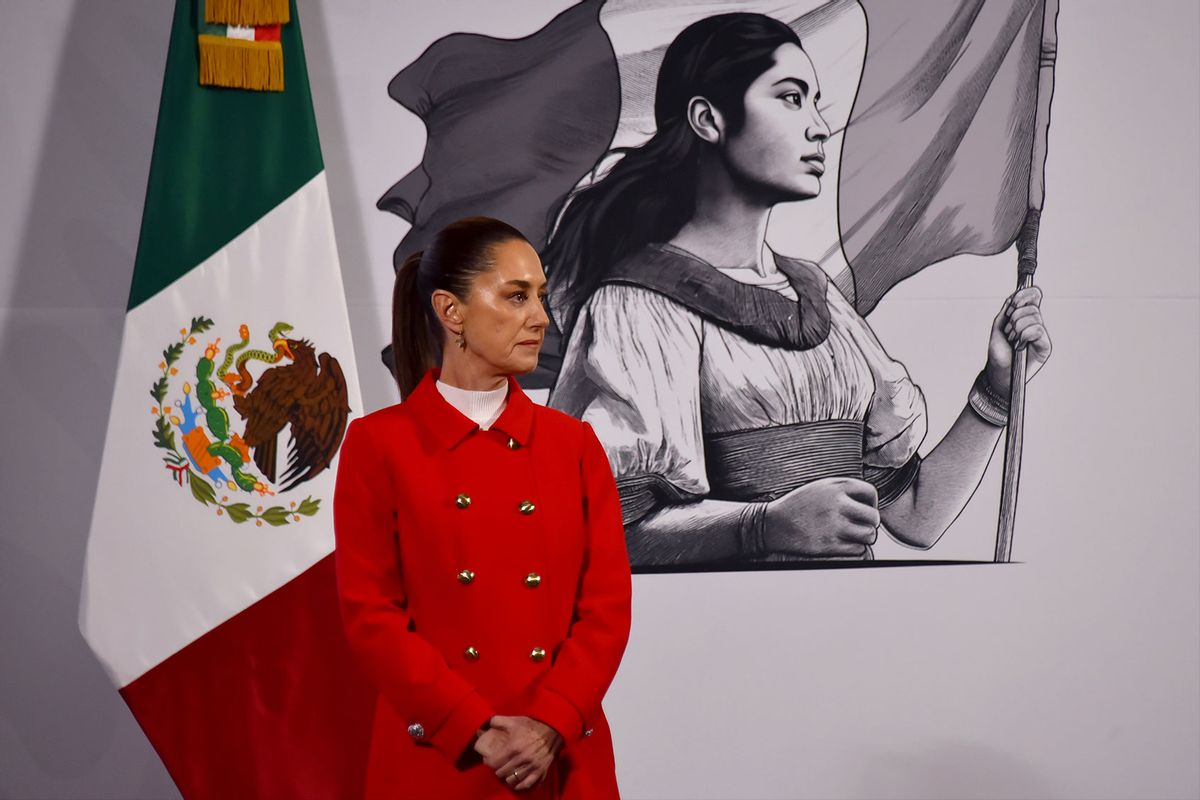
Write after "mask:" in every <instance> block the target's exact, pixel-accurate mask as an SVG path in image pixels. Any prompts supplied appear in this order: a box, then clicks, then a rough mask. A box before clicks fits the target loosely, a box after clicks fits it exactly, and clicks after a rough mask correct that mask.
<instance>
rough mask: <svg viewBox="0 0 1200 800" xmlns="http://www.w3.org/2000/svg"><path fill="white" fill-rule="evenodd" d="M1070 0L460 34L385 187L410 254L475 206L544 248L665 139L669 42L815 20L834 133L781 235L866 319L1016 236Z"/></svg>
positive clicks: (578, 16) (867, 5)
mask: <svg viewBox="0 0 1200 800" xmlns="http://www.w3.org/2000/svg"><path fill="white" fill-rule="evenodd" d="M1047 4H1050V5H1051V6H1052V8H1051V9H1050V10H1049V12H1048V11H1047ZM1054 5H1055V1H1054V0H992V2H987V3H985V2H983V0H919V1H917V2H904V3H897V2H894V1H893V0H858V1H857V2H856V1H855V0H831V1H830V2H814V1H813V0H800V1H798V2H759V1H758V0H751V1H749V2H741V3H705V2H684V3H679V2H672V1H671V0H608V2H604V3H600V2H581V3H579V4H578V5H575V6H573V7H571V8H569V9H567V10H566V11H564V12H562V13H561V14H559V15H558V16H557V17H556V18H554V19H553V20H552V21H550V22H549V23H548V24H547V25H545V26H544V27H543V28H542V29H540V30H539V31H537V32H535V33H533V34H532V35H530V36H528V37H525V38H522V39H515V40H502V39H496V38H492V37H487V36H480V35H476V34H453V35H450V36H446V37H444V38H442V39H440V40H438V41H437V42H434V43H433V44H432V45H431V46H430V47H429V48H428V49H427V50H426V51H425V52H424V53H423V54H422V55H421V57H420V58H418V59H417V60H416V61H414V62H413V63H412V64H410V65H409V66H407V67H405V68H404V69H403V70H401V71H400V72H399V74H397V75H396V76H395V78H394V79H393V80H392V82H391V84H390V86H389V92H390V94H391V96H392V97H393V98H394V99H395V100H396V101H397V102H399V103H400V104H402V105H403V106H404V107H405V108H407V109H409V110H411V111H412V112H413V113H414V114H416V115H418V116H419V117H420V118H421V119H422V121H423V122H424V123H425V126H426V128H427V131H428V144H427V147H426V151H425V154H424V158H423V160H422V163H421V164H420V166H418V167H417V168H416V169H415V170H413V171H412V172H411V173H410V174H409V175H407V176H405V177H404V178H403V179H402V180H401V181H400V182H399V183H397V184H396V185H395V186H393V187H392V188H391V189H390V190H388V192H387V193H386V194H385V195H384V196H383V197H382V198H381V199H380V201H379V207H380V208H381V209H384V210H387V211H391V212H394V213H396V214H398V215H399V216H401V217H403V218H404V219H406V220H408V221H409V222H410V223H412V228H411V229H410V231H409V232H408V234H407V235H406V236H405V237H404V239H403V241H402V242H401V243H400V246H399V247H398V248H397V250H396V254H395V259H396V264H397V265H398V264H399V263H401V261H402V260H403V259H404V257H406V256H407V255H408V254H409V253H411V252H413V251H415V250H418V249H421V248H422V247H423V246H424V244H425V242H426V241H427V239H428V238H429V237H430V236H431V235H432V234H433V233H434V232H435V231H437V230H438V229H439V228H440V227H442V226H443V225H445V224H446V223H448V222H449V221H451V220H452V219H455V218H458V217H461V216H465V215H468V214H487V215H491V216H496V217H500V218H502V219H505V220H509V221H511V222H513V223H514V224H515V225H517V226H518V227H519V228H520V229H521V230H522V231H523V232H524V233H525V234H526V235H527V236H528V237H529V239H530V240H531V241H532V242H533V243H534V244H535V246H538V247H541V246H543V245H544V244H545V243H546V240H547V238H548V235H549V233H550V231H551V230H552V225H553V219H552V218H553V215H554V213H555V211H556V209H557V208H558V206H559V204H560V203H561V201H562V199H563V197H564V195H565V194H567V192H569V191H570V190H571V189H572V188H573V187H575V186H576V185H582V184H586V183H587V182H589V181H590V180H592V179H593V177H595V176H594V175H593V174H591V170H592V169H593V167H595V166H596V165H597V162H598V161H600V160H601V158H602V157H603V156H604V154H605V153H606V152H607V151H608V150H609V149H610V148H615V147H626V146H636V145H638V144H640V143H642V142H644V141H645V140H646V139H647V138H648V137H649V136H650V135H651V134H652V133H653V131H654V111H653V102H654V89H655V79H656V75H657V72H658V67H659V65H660V63H661V61H662V57H663V53H664V51H665V49H666V47H667V45H668V44H669V43H670V42H671V40H672V38H673V37H674V36H675V35H676V34H678V33H679V31H681V30H682V29H684V28H685V27H687V26H688V25H689V24H691V23H692V22H695V21H697V20H699V19H701V18H703V17H707V16H711V15H713V14H718V13H724V12H728V11H754V12H760V13H765V14H768V15H771V16H773V17H775V18H777V19H780V20H782V21H784V22H786V23H788V24H789V25H790V26H791V27H792V28H793V29H794V30H796V32H797V33H798V34H799V36H800V38H801V40H802V41H803V43H804V49H805V51H806V52H807V53H808V54H809V56H810V57H811V59H812V61H813V65H814V67H815V70H816V73H817V75H818V76H819V78H820V81H821V92H822V97H823V99H822V101H821V105H822V107H821V113H822V115H823V116H824V117H825V119H826V120H827V121H828V123H829V125H830V128H831V129H832V131H833V136H832V138H831V139H830V141H829V142H827V143H826V148H825V154H826V172H825V178H824V180H823V184H824V186H825V187H826V188H825V190H824V191H823V192H822V193H821V195H820V196H819V197H817V198H813V199H811V200H808V201H805V202H804V203H791V204H786V205H781V206H779V207H777V208H776V209H775V211H774V213H773V214H772V216H771V224H770V228H769V230H768V233H767V237H768V241H769V242H770V243H771V245H772V248H773V249H774V250H775V251H776V252H782V253H787V254H788V255H791V256H796V257H801V258H804V259H808V260H811V261H816V262H818V263H819V264H820V265H821V266H822V267H823V268H824V269H825V271H826V272H828V273H829V274H830V275H832V276H834V278H835V281H836V283H837V284H838V286H839V287H840V288H841V289H842V290H843V292H844V293H845V294H846V295H847V296H848V297H849V298H850V299H852V300H853V301H854V302H855V304H856V306H857V308H858V310H859V311H860V312H861V313H867V312H868V311H870V310H871V309H872V308H874V307H875V305H876V304H877V303H878V301H879V299H880V298H881V297H882V296H883V295H884V294H885V293H886V292H887V291H888V290H889V289H890V288H891V287H892V286H894V285H895V284H896V283H898V282H899V281H901V280H903V279H904V278H906V277H908V276H910V275H913V274H915V273H916V272H918V271H919V270H921V269H922V268H924V267H926V266H928V265H930V264H933V263H935V262H937V261H940V260H943V259H945V258H948V257H950V256H953V255H956V254H959V253H975V254H991V253H997V252H1000V251H1003V250H1005V249H1006V248H1008V247H1009V246H1010V245H1011V244H1012V243H1013V241H1014V240H1015V238H1016V236H1017V232H1018V230H1019V228H1020V226H1021V223H1022V221H1023V220H1024V217H1025V211H1026V208H1027V204H1028V197H1029V182H1030V180H1031V149H1032V142H1033V128H1034V124H1035V119H1036V110H1037V109H1036V107H1037V104H1038V103H1039V102H1042V103H1048V102H1049V97H1047V96H1043V97H1041V98H1040V99H1039V92H1038V90H1037V89H1038V67H1039V64H1040V59H1041V45H1042V32H1043V23H1044V19H1047V18H1049V19H1050V23H1051V24H1052V18H1053V13H1054V10H1053V6H1054ZM499 132H502V134H501V133H499ZM831 188H832V189H834V191H830V189H831ZM547 268H548V269H550V270H553V269H554V265H553V264H548V265H547ZM563 322H564V321H563V320H558V323H559V324H560V325H561V324H562V323H563ZM567 322H569V321H567ZM558 345H559V342H558V340H557V339H556V337H555V336H553V335H548V336H547V340H546V345H545V347H544V349H543V354H542V363H541V365H540V366H539V369H538V371H537V372H535V373H533V374H532V375H531V376H526V377H525V379H524V381H523V382H524V383H525V384H526V385H527V386H528V387H530V388H536V387H546V386H550V385H552V384H553V382H554V376H555V374H556V373H557V370H558V366H559V363H560V359H559V353H558V352H556V348H557V347H558ZM384 360H385V362H388V363H390V358H389V357H388V356H387V355H386V354H385V359H384Z"/></svg>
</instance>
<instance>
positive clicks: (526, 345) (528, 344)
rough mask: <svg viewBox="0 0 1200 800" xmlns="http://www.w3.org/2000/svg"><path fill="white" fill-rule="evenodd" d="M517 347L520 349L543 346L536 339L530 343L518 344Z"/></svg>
mask: <svg viewBox="0 0 1200 800" xmlns="http://www.w3.org/2000/svg"><path fill="white" fill-rule="evenodd" d="M517 345H518V346H520V347H538V346H540V345H541V342H539V341H537V340H536V339H534V340H531V341H528V342H517Z"/></svg>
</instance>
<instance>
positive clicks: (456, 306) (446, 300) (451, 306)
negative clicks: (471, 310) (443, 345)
mask: <svg viewBox="0 0 1200 800" xmlns="http://www.w3.org/2000/svg"><path fill="white" fill-rule="evenodd" d="M430 300H431V301H432V302H433V312H434V313H435V314H437V318H438V320H440V321H441V323H442V325H443V326H444V327H446V328H449V329H450V332H451V333H454V334H458V333H461V332H462V306H461V304H460V303H459V302H458V298H457V297H455V296H454V294H453V293H451V292H447V291H446V290H445V289H434V290H433V295H432V297H430Z"/></svg>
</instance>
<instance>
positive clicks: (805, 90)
mask: <svg viewBox="0 0 1200 800" xmlns="http://www.w3.org/2000/svg"><path fill="white" fill-rule="evenodd" d="M788 81H791V82H792V83H794V84H796V85H797V86H799V87H800V93H801V94H802V95H804V96H805V97H808V88H809V87H808V81H806V80H802V79H801V78H791V77H788V78H780V79H779V80H777V81H775V82H774V83H772V84H771V85H772V86H778V85H779V84H781V83H787V82H788ZM820 99H821V92H820V91H818V92H817V93H816V94H814V95H813V102H814V103H815V102H817V101H819V100H820Z"/></svg>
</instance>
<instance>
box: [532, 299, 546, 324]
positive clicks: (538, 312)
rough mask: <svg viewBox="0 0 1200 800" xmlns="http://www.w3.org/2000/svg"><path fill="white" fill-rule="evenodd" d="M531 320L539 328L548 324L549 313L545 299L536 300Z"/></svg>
mask: <svg viewBox="0 0 1200 800" xmlns="http://www.w3.org/2000/svg"><path fill="white" fill-rule="evenodd" d="M531 322H533V324H534V325H537V326H538V327H541V328H544V327H546V326H547V325H549V324H550V314H549V313H547V311H546V301H544V300H538V301H537V306H536V307H535V308H534V310H533V319H532V320H531Z"/></svg>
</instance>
